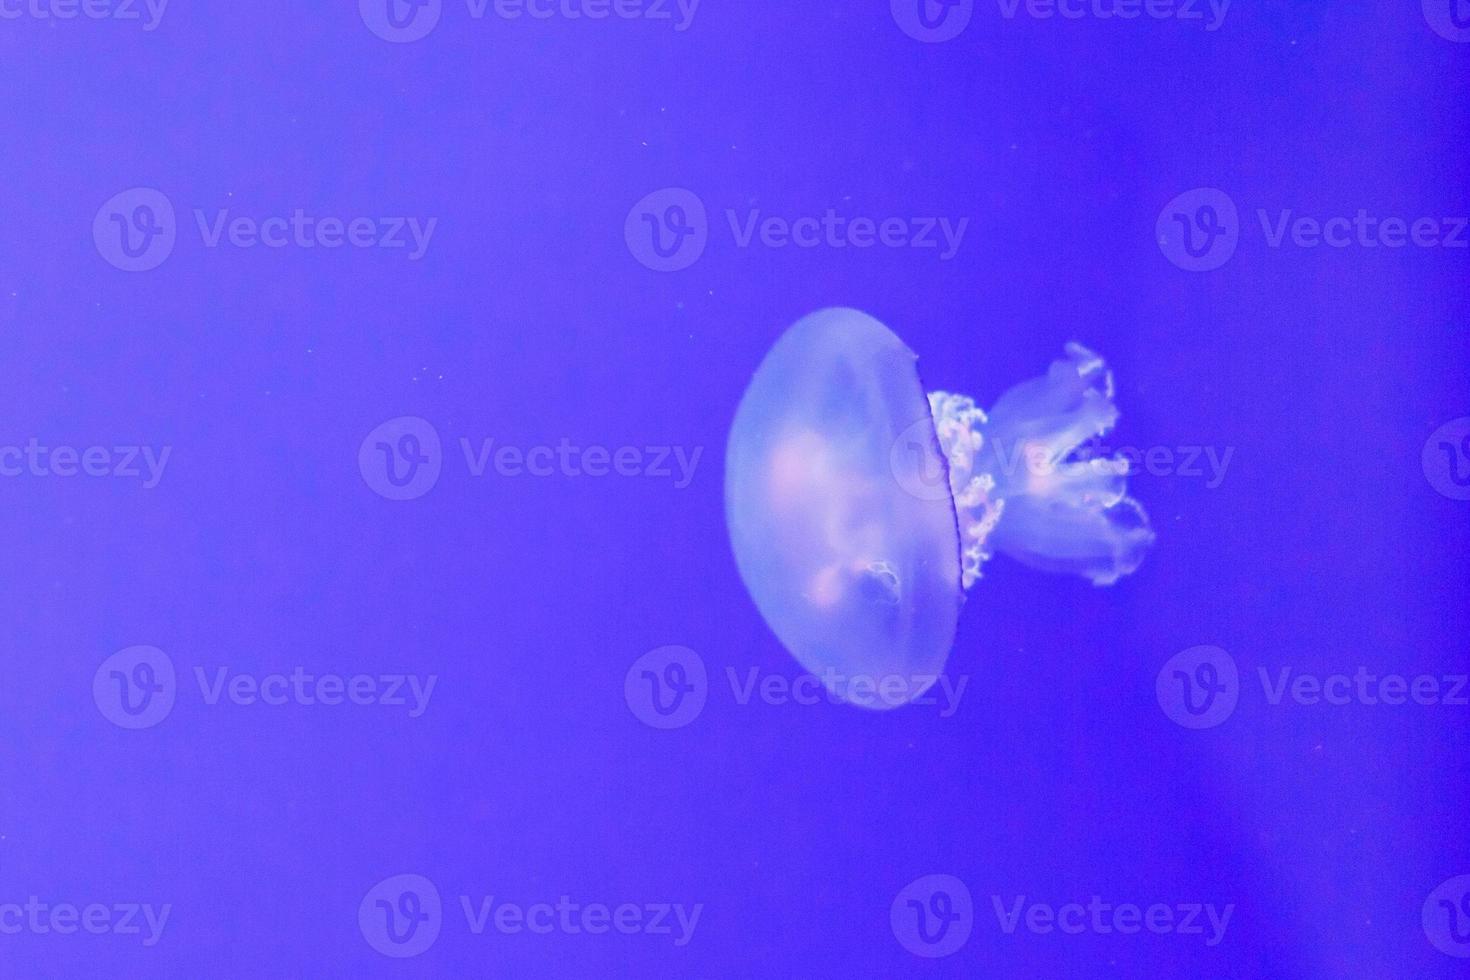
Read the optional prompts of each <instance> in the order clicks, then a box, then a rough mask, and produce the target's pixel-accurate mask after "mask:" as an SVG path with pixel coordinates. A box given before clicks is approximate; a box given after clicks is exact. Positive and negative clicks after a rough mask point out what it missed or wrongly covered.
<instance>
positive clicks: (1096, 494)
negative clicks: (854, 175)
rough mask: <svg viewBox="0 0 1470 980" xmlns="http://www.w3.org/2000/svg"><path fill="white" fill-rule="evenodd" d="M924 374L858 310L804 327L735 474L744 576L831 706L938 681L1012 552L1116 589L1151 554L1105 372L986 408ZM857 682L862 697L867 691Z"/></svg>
mask: <svg viewBox="0 0 1470 980" xmlns="http://www.w3.org/2000/svg"><path fill="white" fill-rule="evenodd" d="M917 361H918V358H917V356H916V355H915V354H914V352H913V351H911V350H910V349H909V348H908V347H907V346H906V345H905V344H904V342H903V341H902V340H900V339H899V338H898V336H897V335H896V334H894V333H893V331H891V330H889V329H888V328H887V327H886V326H884V325H883V324H882V323H880V322H879V321H878V320H876V319H874V318H873V317H871V316H868V315H867V314H865V313H862V312H859V311H858V310H853V309H841V308H838V309H826V310H821V311H819V312H816V313H813V314H811V315H809V316H807V317H804V318H803V319H801V320H800V321H798V322H797V323H796V324H795V325H793V326H792V327H791V328H790V329H788V330H787V331H786V333H785V334H784V335H783V336H782V337H781V338H780V339H779V340H778V341H777V342H776V344H775V346H774V347H772V348H771V350H770V352H769V353H768V354H767V355H766V357H765V359H764V361H762V363H761V365H760V367H759V369H758V370H757V371H756V372H755V375H754V377H753V378H752V379H751V382H750V384H749V386H748V387H747V389H746V391H745V394H744V397H743V398H742V399H741V401H740V406H739V408H738V409H737V411H736V413H735V420H734V422H733V424H732V426H731V429H730V439H729V445H728V447H727V449H726V458H725V517H726V523H727V525H728V528H729V533H730V544H731V548H732V550H733V551H734V555H735V562H736V565H737V567H738V569H739V572H740V576H741V578H742V580H743V581H744V582H745V585H746V588H747V590H748V591H749V592H750V595H751V597H752V599H754V601H755V604H756V606H757V608H758V609H759V611H760V613H761V615H762V617H763V618H764V619H765V621H766V623H767V624H768V625H769V626H770V627H771V630H772V631H773V632H774V633H775V635H776V637H777V639H779V640H780V641H781V643H782V645H783V646H785V647H786V649H787V650H788V651H790V653H791V654H792V656H794V657H795V658H796V660H797V662H798V663H799V664H800V665H801V666H802V667H803V668H804V669H805V670H806V671H807V672H809V673H810V674H812V675H815V676H816V677H818V678H820V679H821V680H822V683H823V684H824V685H825V686H826V688H827V690H828V691H829V692H830V693H831V695H832V696H833V697H834V699H835V700H840V701H845V702H847V703H850V704H855V705H859V706H861V707H867V708H874V709H879V710H882V709H889V708H895V707H898V706H900V705H902V704H907V703H911V702H912V701H914V700H915V699H917V698H918V697H919V696H920V695H922V694H923V693H924V691H925V690H927V688H928V687H929V686H931V685H932V684H933V683H934V682H935V681H936V680H937V679H938V677H939V675H940V674H941V672H942V671H943V669H944V665H945V662H946V660H947V659H948V657H949V651H950V647H951V646H952V645H953V643H954V637H955V630H956V627H957V625H958V622H959V616H960V610H961V607H962V606H963V604H964V601H965V595H966V592H967V590H969V589H970V588H972V587H973V586H974V585H975V583H976V582H977V581H979V579H980V577H981V572H982V568H983V566H984V564H985V562H986V561H987V560H989V559H990V558H991V556H992V555H993V554H995V553H997V552H999V553H1002V554H1005V555H1008V556H1010V557H1011V558H1014V559H1016V560H1018V561H1020V562H1022V563H1024V564H1026V565H1028V566H1031V567H1033V568H1036V569H1040V570H1042V571H1046V572H1055V573H1071V574H1076V575H1080V576H1082V577H1083V578H1085V579H1088V580H1089V581H1091V582H1093V583H1094V584H1096V585H1100V586H1103V585H1111V584H1112V583H1114V582H1116V581H1117V580H1118V579H1119V578H1121V577H1122V576H1124V575H1127V574H1129V573H1130V572H1132V571H1133V570H1135V569H1136V568H1137V567H1138V566H1139V564H1140V562H1142V560H1143V556H1144V553H1145V552H1146V551H1147V550H1148V547H1149V545H1150V543H1151V542H1152V541H1153V537H1154V536H1153V532H1152V531H1151V530H1150V528H1149V522H1148V517H1147V515H1146V514H1145V513H1144V510H1143V508H1142V507H1141V506H1140V505H1139V504H1138V502H1137V501H1135V500H1133V499H1132V498H1130V497H1128V496H1127V485H1126V484H1127V476H1128V463H1127V460H1125V459H1121V458H1108V457H1100V456H1098V455H1097V454H1094V453H1091V452H1090V447H1091V446H1092V445H1093V444H1094V442H1095V439H1096V437H1098V436H1101V435H1103V434H1105V433H1106V432H1108V431H1109V430H1110V429H1111V428H1112V427H1113V424H1114V423H1115V422H1116V420H1117V418H1118V410H1117V408H1115V407H1114V405H1113V380H1112V374H1111V372H1110V371H1109V370H1108V368H1107V366H1106V364H1105V363H1104V362H1103V360H1102V358H1100V357H1098V356H1097V355H1096V354H1094V353H1092V352H1091V351H1090V350H1088V349H1087V348H1085V347H1083V346H1082V345H1081V344H1076V343H1072V344H1068V345H1067V346H1066V348H1065V351H1064V353H1063V356H1062V357H1061V358H1060V359H1058V360H1056V361H1054V362H1053V363H1052V364H1051V366H1050V368H1049V369H1048V371H1047V373H1046V374H1045V375H1043V376H1042V377H1039V378H1034V379H1032V380H1029V381H1024V382H1022V383H1021V384H1018V385H1016V386H1015V387H1013V388H1011V389H1010V390H1008V391H1006V392H1005V393H1004V394H1002V395H1001V396H1000V398H999V399H998V400H997V401H996V402H995V404H994V406H993V407H992V408H991V409H990V411H989V412H986V411H984V410H982V409H981V408H980V407H979V406H978V405H977V404H976V403H975V401H974V399H972V398H970V397H968V396H965V395H958V394H951V393H949V392H944V391H931V392H928V393H927V394H926V393H925V391H924V388H923V386H922V384H921V383H920V380H919V373H918V369H917ZM860 682H861V686H860Z"/></svg>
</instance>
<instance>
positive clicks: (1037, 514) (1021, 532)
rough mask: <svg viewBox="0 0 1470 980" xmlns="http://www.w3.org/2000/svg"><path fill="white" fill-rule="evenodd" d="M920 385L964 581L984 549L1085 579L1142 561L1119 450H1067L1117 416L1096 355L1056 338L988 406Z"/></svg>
mask: <svg viewBox="0 0 1470 980" xmlns="http://www.w3.org/2000/svg"><path fill="white" fill-rule="evenodd" d="M928 397H929V406H930V411H931V413H932V414H933V417H934V428H935V433H936V435H937V436H938V437H939V445H940V448H941V449H942V450H943V452H944V455H945V458H946V460H947V461H948V463H949V481H950V490H951V492H952V494H953V496H954V501H955V512H956V516H957V518H958V521H959V529H960V541H961V552H962V555H961V565H962V572H963V580H964V585H965V587H966V588H968V587H969V586H970V585H972V584H973V583H974V581H975V579H977V578H978V577H979V575H980V566H981V565H982V564H983V563H984V561H985V560H986V559H988V558H989V557H990V555H991V554H992V552H994V551H1000V552H1003V553H1005V554H1008V555H1010V556H1011V557H1013V558H1015V559H1017V560H1018V561H1020V562H1022V563H1024V564H1026V565H1029V566H1031V567H1033V568H1038V569H1041V570H1044V571H1049V572H1065V573H1074V574H1077V575H1081V576H1083V577H1084V578H1087V579H1089V580H1091V581H1092V582H1093V583H1094V584H1097V585H1110V584H1112V583H1113V582H1116V581H1117V580H1118V579H1119V578H1121V577H1122V576H1124V575H1127V574H1128V573H1130V572H1132V571H1133V570H1134V569H1136V568H1137V567H1138V566H1139V564H1140V563H1141V562H1142V561H1143V556H1144V554H1145V553H1146V552H1147V550H1148V547H1149V545H1150V544H1151V543H1152V542H1153V539H1154V535H1153V532H1152V530H1150V528H1149V522H1148V516H1147V515H1146V514H1145V513H1144V511H1143V508H1142V507H1141V506H1140V505H1139V503H1138V502H1137V501H1136V500H1134V499H1132V498H1131V497H1129V496H1127V477H1128V462H1127V460H1125V459H1122V458H1118V457H1111V458H1089V459H1079V458H1077V452H1078V450H1079V449H1080V448H1081V447H1082V446H1083V445H1084V444H1085V443H1086V442H1087V441H1088V440H1089V439H1093V438H1095V437H1098V436H1101V435H1104V434H1106V433H1107V432H1108V431H1109V430H1111V429H1112V427H1113V424H1114V423H1115V422H1116V421H1117V418H1118V410H1117V407H1116V406H1115V405H1114V404H1113V377H1112V373H1111V372H1110V371H1108V369H1107V366H1106V364H1104V363H1103V360H1102V358H1100V357H1098V356H1097V355H1096V354H1094V353H1092V352H1091V351H1089V350H1088V349H1087V348H1085V347H1083V346H1082V345H1080V344H1068V345H1067V348H1066V355H1065V357H1063V358H1062V359H1060V360H1057V361H1054V362H1053V363H1052V365H1051V368H1050V369H1049V370H1048V371H1047V373H1046V375H1045V376H1043V377H1040V378H1034V379H1032V380H1030V381H1025V382H1022V383H1021V384H1018V385H1016V386H1015V387H1013V388H1011V389H1010V390H1009V391H1007V392H1006V393H1005V394H1003V395H1002V396H1001V397H1000V399H999V400H998V401H997V402H996V403H995V407H994V408H992V409H991V411H990V412H989V413H988V414H987V413H985V412H983V411H982V410H980V408H978V407H977V406H976V405H975V402H974V401H973V400H972V399H970V398H968V397H965V396H963V395H952V394H949V393H948V392H943V391H935V392H930V393H929V396H928Z"/></svg>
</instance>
